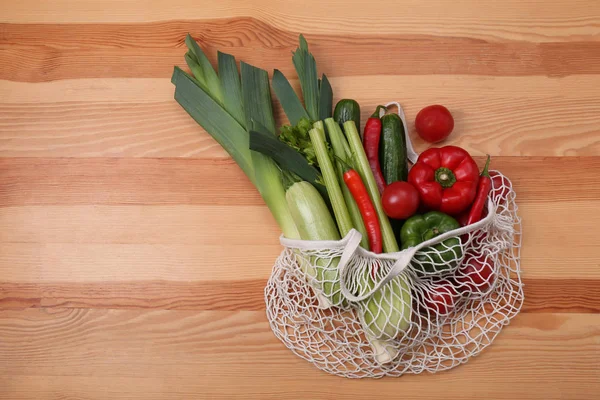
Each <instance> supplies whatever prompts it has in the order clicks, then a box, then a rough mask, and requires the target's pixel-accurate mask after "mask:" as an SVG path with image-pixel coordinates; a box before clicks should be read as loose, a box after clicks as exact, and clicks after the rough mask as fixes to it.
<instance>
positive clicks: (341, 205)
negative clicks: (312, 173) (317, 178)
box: [308, 122, 353, 236]
mask: <svg viewBox="0 0 600 400" xmlns="http://www.w3.org/2000/svg"><path fill="white" fill-rule="evenodd" d="M315 125H317V127H318V126H319V125H318V124H315ZM321 125H322V122H321ZM308 134H309V135H310V140H311V142H312V145H313V147H314V149H315V154H316V156H317V161H319V167H320V168H321V174H322V175H323V180H324V181H325V187H326V188H327V194H328V195H329V200H330V201H331V205H332V207H333V214H334V215H335V219H336V221H337V225H338V228H339V230H340V234H341V235H342V236H346V234H347V233H348V232H350V230H351V229H352V228H353V224H352V219H351V218H350V214H349V213H348V208H346V203H345V201H344V196H343V195H342V190H341V189H340V185H339V182H338V176H337V174H336V171H335V169H334V168H333V163H332V162H331V159H330V158H329V154H328V152H327V146H326V145H325V132H324V131H323V130H321V129H318V128H313V129H311V130H310V131H309V133H308Z"/></svg>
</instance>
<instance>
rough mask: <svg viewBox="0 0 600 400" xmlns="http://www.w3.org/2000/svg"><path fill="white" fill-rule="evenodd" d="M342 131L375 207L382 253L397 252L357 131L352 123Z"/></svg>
mask: <svg viewBox="0 0 600 400" xmlns="http://www.w3.org/2000/svg"><path fill="white" fill-rule="evenodd" d="M344 131H345V133H346V137H347V138H348V144H349V145H350V150H351V151H352V155H353V159H354V166H355V167H356V170H357V171H358V173H359V174H360V176H361V178H362V180H363V182H364V183H365V186H366V187H367V190H368V191H369V195H370V197H371V201H372V202H373V206H375V210H376V211H377V216H378V217H379V224H380V226H381V234H382V236H383V251H384V252H386V253H393V252H396V251H399V248H398V242H396V237H395V236H394V231H393V230H392V226H391V224H390V220H389V219H388V217H387V215H386V214H385V212H384V211H383V206H382V205H381V196H380V195H379V189H378V188H377V183H375V178H374V177H373V172H372V171H371V167H370V165H369V161H368V160H367V155H366V154H365V149H364V148H363V145H362V141H361V139H360V135H359V134H358V131H357V130H356V125H355V124H354V121H346V122H344Z"/></svg>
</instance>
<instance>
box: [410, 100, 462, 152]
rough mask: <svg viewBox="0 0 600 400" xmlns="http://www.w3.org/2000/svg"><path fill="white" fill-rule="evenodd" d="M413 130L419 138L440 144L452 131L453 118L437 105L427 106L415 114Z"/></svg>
mask: <svg viewBox="0 0 600 400" xmlns="http://www.w3.org/2000/svg"><path fill="white" fill-rule="evenodd" d="M415 128H417V132H418V133H419V136H421V137H422V138H423V139H424V140H426V141H428V142H429V143H437V142H441V141H442V140H444V139H446V138H447V137H448V136H449V135H450V133H451V132H452V129H454V118H452V114H450V111H448V109H447V108H446V107H444V106H441V105H439V104H436V105H433V106H428V107H425V108H424V109H422V110H421V111H419V113H418V114H417V118H415Z"/></svg>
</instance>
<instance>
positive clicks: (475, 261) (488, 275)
mask: <svg viewBox="0 0 600 400" xmlns="http://www.w3.org/2000/svg"><path fill="white" fill-rule="evenodd" d="M490 262H491V260H489V259H488V263H486V259H485V257H484V256H480V257H472V256H467V257H466V258H465V260H464V261H463V265H462V266H461V267H460V269H459V270H458V271H457V273H456V281H457V282H458V283H460V284H461V286H460V290H461V291H463V292H465V291H466V292H468V291H471V292H475V293H476V292H485V291H486V290H488V289H489V288H490V286H491V285H492V283H493V282H494V269H493V268H492V266H491V265H489V263H490Z"/></svg>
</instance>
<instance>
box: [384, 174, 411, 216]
mask: <svg viewBox="0 0 600 400" xmlns="http://www.w3.org/2000/svg"><path fill="white" fill-rule="evenodd" d="M381 203H382V204H383V210H384V211H385V213H386V214H387V216H388V217H390V218H394V219H407V218H408V217H411V216H412V215H413V214H414V213H416V212H417V208H419V192H418V191H417V189H415V187H414V186H413V185H411V184H410V183H408V182H402V181H398V182H394V183H392V184H390V185H388V187H386V188H385V190H384V191H383V196H381Z"/></svg>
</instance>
